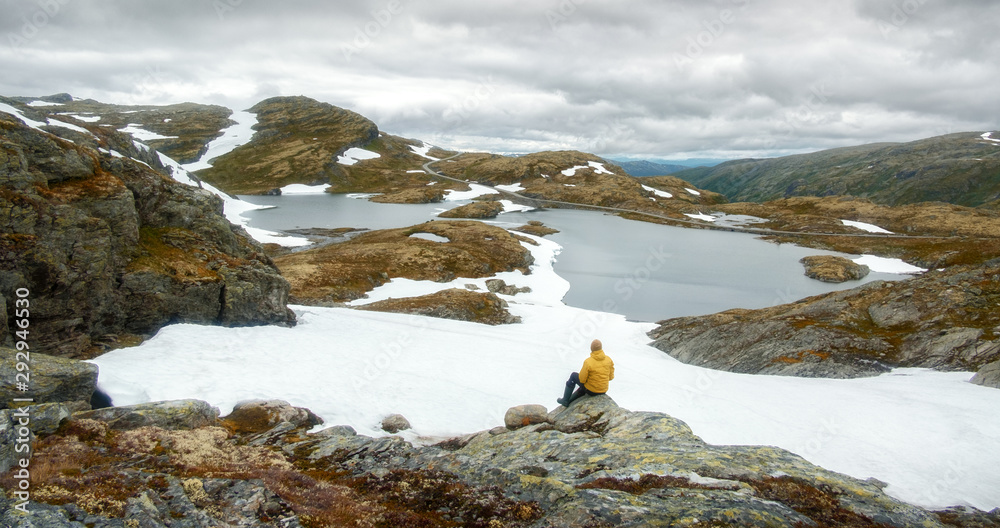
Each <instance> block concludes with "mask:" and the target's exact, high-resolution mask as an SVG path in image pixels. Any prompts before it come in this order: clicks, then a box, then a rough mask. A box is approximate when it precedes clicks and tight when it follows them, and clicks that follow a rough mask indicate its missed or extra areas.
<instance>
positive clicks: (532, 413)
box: [503, 405, 549, 429]
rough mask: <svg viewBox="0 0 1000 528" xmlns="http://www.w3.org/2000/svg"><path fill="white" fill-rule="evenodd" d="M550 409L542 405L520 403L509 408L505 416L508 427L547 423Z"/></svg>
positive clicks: (518, 427) (517, 427)
mask: <svg viewBox="0 0 1000 528" xmlns="http://www.w3.org/2000/svg"><path fill="white" fill-rule="evenodd" d="M548 421H549V410H548V409H546V408H545V407H543V406H541V405H519V406H517V407H511V408H510V409H507V413H506V414H505V415H504V417H503V422H504V425H506V426H507V428H508V429H520V428H522V427H527V426H529V425H533V424H539V423H547V422H548Z"/></svg>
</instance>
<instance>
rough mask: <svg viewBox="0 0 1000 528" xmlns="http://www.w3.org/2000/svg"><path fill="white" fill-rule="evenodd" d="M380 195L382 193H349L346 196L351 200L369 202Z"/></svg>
mask: <svg viewBox="0 0 1000 528" xmlns="http://www.w3.org/2000/svg"><path fill="white" fill-rule="evenodd" d="M379 194H382V193H348V194H345V195H344V196H346V197H348V198H351V199H353V200H367V199H369V198H371V197H373V196H378V195H379Z"/></svg>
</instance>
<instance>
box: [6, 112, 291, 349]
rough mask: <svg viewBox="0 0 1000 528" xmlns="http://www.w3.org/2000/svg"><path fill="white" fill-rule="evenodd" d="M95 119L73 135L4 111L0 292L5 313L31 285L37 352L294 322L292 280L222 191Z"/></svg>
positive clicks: (32, 315) (112, 345)
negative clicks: (166, 164)
mask: <svg viewBox="0 0 1000 528" xmlns="http://www.w3.org/2000/svg"><path fill="white" fill-rule="evenodd" d="M55 128H56V127H49V129H55ZM91 128H93V129H94V132H93V133H91V134H90V135H88V134H84V133H81V132H73V131H69V132H68V134H67V137H70V138H71V139H73V141H71V140H70V139H63V138H60V137H57V136H54V135H52V134H50V133H46V132H42V131H40V130H36V129H33V128H30V127H28V126H25V125H24V124H22V123H21V122H20V121H19V120H18V119H17V118H15V117H13V116H11V115H9V114H6V113H0V183H2V185H3V189H2V192H0V213H2V216H3V220H0V291H2V292H4V294H5V296H6V298H7V300H8V302H7V312H6V317H5V319H8V318H11V317H12V316H13V315H14V314H13V311H12V310H13V308H14V307H13V306H12V304H13V303H11V302H10V299H11V295H12V294H13V292H15V290H17V289H19V288H23V289H26V290H27V291H28V292H30V293H29V294H28V297H27V300H28V302H30V313H31V316H30V324H31V346H32V348H31V350H32V352H36V351H37V352H42V353H47V354H51V355H57V356H69V357H89V356H94V355H98V354H100V353H101V352H103V351H104V350H105V349H107V348H108V347H114V346H119V345H120V344H121V342H122V341H123V338H126V337H128V336H142V335H148V334H151V333H154V332H155V331H156V330H158V329H159V328H160V327H162V326H163V325H165V324H168V323H173V322H197V323H215V324H225V325H233V326H236V325H249V324H272V323H281V324H289V323H291V322H293V321H294V314H292V313H291V311H290V310H289V309H288V308H287V296H288V291H289V286H288V284H287V282H286V281H285V280H284V279H283V278H282V277H281V276H280V275H279V273H278V271H277V269H276V268H275V267H274V265H273V263H272V262H271V260H270V258H269V257H267V256H266V255H265V254H264V253H263V250H262V248H261V247H260V246H259V245H258V244H257V243H256V242H254V241H253V240H252V239H250V238H249V237H248V236H247V235H246V233H245V232H243V230H242V229H241V228H238V227H234V226H233V225H232V224H230V223H229V222H228V221H227V220H226V219H225V217H223V216H222V201H221V200H220V199H219V198H218V197H216V196H214V195H212V194H210V193H208V192H207V191H204V190H201V189H198V188H193V187H189V186H186V185H183V184H180V183H177V182H175V181H174V180H172V179H171V178H169V177H167V176H165V175H164V174H161V173H160V172H158V171H157V170H154V168H153V167H156V166H158V165H159V162H158V161H157V160H155V152H152V151H149V152H146V151H143V150H142V149H138V148H136V146H135V145H134V144H133V143H132V141H131V139H130V138H128V136H124V135H122V134H120V133H118V132H108V131H107V129H103V128H102V127H96V126H94V127H91ZM81 129H83V128H82V127H81ZM59 130H63V129H59ZM74 141H77V143H75V142H74ZM91 144H93V145H94V146H95V147H98V148H101V149H104V151H98V150H96V149H95V148H91V147H89V146H87V145H91ZM112 150H113V151H115V152H116V153H119V154H120V155H122V156H134V157H135V159H133V158H132V157H118V156H115V155H112V154H108V153H106V152H110V151H112ZM139 161H142V163H140V162H139ZM22 291H23V290H22ZM8 330H10V329H8ZM10 338H11V336H10V334H9V333H8V334H7V335H6V336H4V337H3V338H0V339H6V340H7V344H10Z"/></svg>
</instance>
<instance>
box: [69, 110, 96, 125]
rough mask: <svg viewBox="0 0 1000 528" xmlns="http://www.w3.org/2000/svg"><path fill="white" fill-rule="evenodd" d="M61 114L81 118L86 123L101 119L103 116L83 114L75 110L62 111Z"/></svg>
mask: <svg viewBox="0 0 1000 528" xmlns="http://www.w3.org/2000/svg"><path fill="white" fill-rule="evenodd" d="M59 115H64V116H70V117H72V118H74V119H79V120H80V121H83V122H84V123H96V122H98V121H100V120H101V116H99V115H82V114H77V113H74V112H61V113H60V114H59Z"/></svg>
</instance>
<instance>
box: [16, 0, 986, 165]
mask: <svg viewBox="0 0 1000 528" xmlns="http://www.w3.org/2000/svg"><path fill="white" fill-rule="evenodd" d="M0 6H2V8H3V10H2V13H3V14H2V15H0V17H2V18H0V31H2V34H3V42H2V43H0V66H2V71H3V75H2V76H0V94H2V95H8V96H14V95H29V96H34V95H47V94H52V93H58V92H69V93H72V94H73V95H75V96H78V97H88V98H94V99H97V100H100V101H103V102H114V103H128V104H147V103H148V104H166V103H173V102H182V101H194V102H201V103H217V104H222V105H225V106H228V107H230V108H234V109H245V108H247V107H249V106H251V105H252V104H254V103H256V102H258V101H260V100H262V99H264V98H267V97H271V96H275V95H306V96H309V97H313V98H315V99H318V100H321V101H326V102H329V103H331V104H334V105H337V106H341V107H344V108H348V109H351V110H354V111H357V112H359V113H361V114H363V115H365V116H367V117H369V118H370V119H372V120H373V121H375V122H376V123H377V124H378V125H379V128H380V129H381V130H383V131H386V132H389V133H393V134H398V135H403V136H406V137H413V138H419V139H424V140H426V141H428V142H431V143H435V144H438V145H441V146H443V147H447V148H454V149H472V150H488V151H495V152H526V151H538V150H546V149H579V150H584V151H589V152H594V153H597V154H600V155H603V156H609V157H614V156H632V157H640V158H641V157H646V158H654V157H655V158H690V157H724V158H734V157H749V156H769V155H778V154H785V153H791V152H804V151H815V150H820V149H823V148H830V147H836V146H846V145H855V144H862V143H871V142H878V141H908V140H914V139H919V138H923V137H929V136H934V135H940V134H944V133H949V132H962V131H986V130H995V129H997V128H1000V123H998V121H1000V94H998V88H1000V66H998V65H1000V24H998V23H1000V2H998V1H994V0H905V1H904V0H823V1H815V0H649V1H622V0H618V1H612V0H518V1H514V0H477V1H470V0H375V1H352V2H347V1H318V0H317V1H311V0H301V1H296V0H282V1H280V2H278V1H265V0H199V1H194V0H169V1H166V0H165V1H160V2H152V1H147V0H128V1H125V0H121V1H108V0H103V1H92V0H0Z"/></svg>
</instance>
